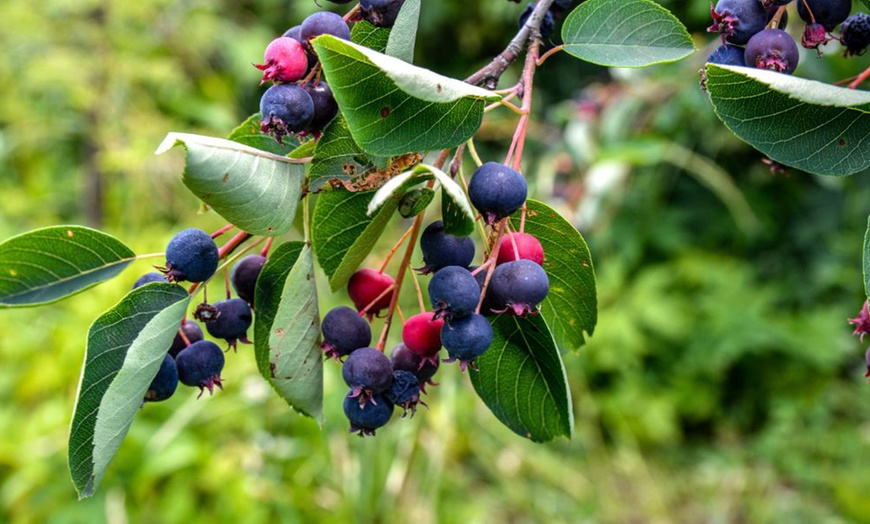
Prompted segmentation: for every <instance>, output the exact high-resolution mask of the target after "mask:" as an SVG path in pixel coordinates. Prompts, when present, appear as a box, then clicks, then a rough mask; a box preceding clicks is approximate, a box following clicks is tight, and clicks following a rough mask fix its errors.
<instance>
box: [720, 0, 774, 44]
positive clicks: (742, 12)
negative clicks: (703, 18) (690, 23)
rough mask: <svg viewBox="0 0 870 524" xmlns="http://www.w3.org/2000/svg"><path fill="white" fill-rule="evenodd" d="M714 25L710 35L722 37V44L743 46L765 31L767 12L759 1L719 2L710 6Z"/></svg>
mask: <svg viewBox="0 0 870 524" xmlns="http://www.w3.org/2000/svg"><path fill="white" fill-rule="evenodd" d="M710 15H711V16H712V17H713V24H712V25H711V26H710V27H708V28H707V32H709V33H719V34H721V35H722V43H723V44H724V43H725V42H729V43H732V44H737V45H743V44H745V43H746V42H748V41H749V39H750V38H752V35H754V34H755V33H757V32H759V31H761V30H762V29H764V26H765V24H766V23H767V11H766V10H765V9H764V6H763V5H762V4H761V2H760V1H759V0H719V2H717V3H716V7H713V6H712V4H711V6H710Z"/></svg>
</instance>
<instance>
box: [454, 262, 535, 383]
mask: <svg viewBox="0 0 870 524" xmlns="http://www.w3.org/2000/svg"><path fill="white" fill-rule="evenodd" d="M538 267H540V266H538ZM492 337H493V332H492V326H490V325H489V322H488V321H487V320H486V318H484V317H483V315H478V314H476V313H473V314H471V315H468V316H465V317H460V318H454V319H453V320H451V321H450V322H445V323H444V327H442V328H441V342H442V343H443V344H444V349H446V350H447V355H448V356H449V357H450V358H449V359H448V361H449V362H452V361H454V360H458V361H459V366H460V368H461V369H462V371H465V368H466V367H467V366H468V365H469V364H471V363H472V362H474V360H475V359H476V358H477V357H479V356H481V355H483V354H484V352H486V350H487V349H489V346H490V345H491V344H492Z"/></svg>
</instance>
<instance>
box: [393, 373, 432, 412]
mask: <svg viewBox="0 0 870 524" xmlns="http://www.w3.org/2000/svg"><path fill="white" fill-rule="evenodd" d="M384 396H385V397H386V398H387V400H389V401H390V402H392V403H393V404H394V405H396V406H399V407H401V408H402V409H403V410H405V412H404V413H403V414H402V417H404V416H405V415H407V414H408V411H411V416H414V413H416V411H417V404H418V403H419V402H420V382H419V381H417V377H415V376H414V374H413V373H411V372H410V371H402V370H399V371H396V370H394V371H393V382H392V383H391V384H390V389H388V390H387V391H386V392H384ZM424 405H425V404H424Z"/></svg>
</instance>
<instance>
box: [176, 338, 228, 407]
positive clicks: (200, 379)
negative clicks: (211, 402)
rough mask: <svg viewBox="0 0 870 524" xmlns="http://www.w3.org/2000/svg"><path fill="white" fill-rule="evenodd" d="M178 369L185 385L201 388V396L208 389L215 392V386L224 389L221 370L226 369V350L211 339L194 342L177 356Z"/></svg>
mask: <svg viewBox="0 0 870 524" xmlns="http://www.w3.org/2000/svg"><path fill="white" fill-rule="evenodd" d="M175 366H176V368H177V369H178V380H179V381H181V383H182V384H184V385H185V386H196V387H198V388H199V396H198V397H197V398H199V397H201V396H202V394H203V392H204V391H205V390H206V389H208V392H209V394H210V395H211V394H213V393H214V387H215V386H217V387H219V388H221V389H223V384H222V383H221V371H222V370H223V369H224V352H223V351H221V348H219V347H218V345H217V344H215V343H214V342H212V341H210V340H200V341H199V342H194V343H193V344H191V345H190V346H188V347H187V348H186V349H184V350H182V351H181V353H179V354H178V356H177V357H175Z"/></svg>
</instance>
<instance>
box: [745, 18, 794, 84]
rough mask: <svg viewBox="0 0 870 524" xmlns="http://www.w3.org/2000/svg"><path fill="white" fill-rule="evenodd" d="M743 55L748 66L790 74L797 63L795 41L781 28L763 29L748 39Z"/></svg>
mask: <svg viewBox="0 0 870 524" xmlns="http://www.w3.org/2000/svg"><path fill="white" fill-rule="evenodd" d="M744 57H745V59H746V64H747V65H749V66H750V67H756V68H758V69H769V70H771V71H776V72H777V73H784V74H787V75H790V74H791V73H792V72H794V70H795V68H796V67H797V64H798V48H797V43H796V42H795V41H794V38H792V37H791V35H789V34H788V33H786V32H785V31H783V30H781V29H765V30H764V31H761V32H760V33H758V34H756V35H755V36H753V37H752V38H750V39H749V42H748V43H747V44H746V52H745V54H744Z"/></svg>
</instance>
